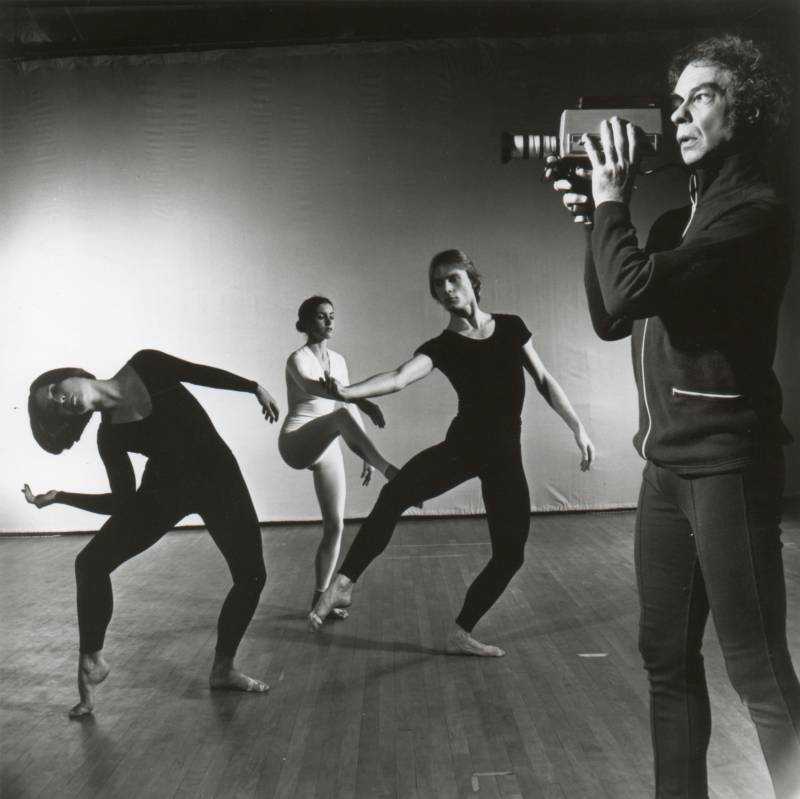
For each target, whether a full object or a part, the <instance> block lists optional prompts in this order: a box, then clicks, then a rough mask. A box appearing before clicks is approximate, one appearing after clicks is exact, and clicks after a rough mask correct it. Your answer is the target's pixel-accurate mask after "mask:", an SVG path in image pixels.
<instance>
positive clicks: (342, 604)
mask: <svg viewBox="0 0 800 799" xmlns="http://www.w3.org/2000/svg"><path fill="white" fill-rule="evenodd" d="M352 595H353V581H352V580H351V579H350V578H349V577H345V576H344V575H343V574H337V575H336V577H334V578H333V580H331V583H330V585H329V586H328V587H327V588H326V589H325V591H323V593H322V596H321V597H320V598H319V599H318V600H317V604H316V605H314V609H313V610H312V611H311V613H309V614H308V626H309V628H310V629H311V630H312V631H313V632H319V630H320V629H321V628H322V624H323V622H324V621H325V619H326V618H327V617H328V614H330V613H331V612H332V611H333V609H334V608H349V607H350V605H351V604H352V603H353V596H352Z"/></svg>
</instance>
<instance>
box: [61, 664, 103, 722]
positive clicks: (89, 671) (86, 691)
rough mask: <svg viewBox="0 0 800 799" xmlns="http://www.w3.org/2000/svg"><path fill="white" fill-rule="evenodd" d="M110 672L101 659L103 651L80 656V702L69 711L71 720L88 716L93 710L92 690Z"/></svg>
mask: <svg viewBox="0 0 800 799" xmlns="http://www.w3.org/2000/svg"><path fill="white" fill-rule="evenodd" d="M109 671H110V668H109V665H108V663H106V661H105V659H104V658H103V651H102V650H99V651H97V652H92V653H90V654H88V655H85V654H82V655H81V656H80V658H79V659H78V695H79V696H80V698H81V701H80V702H78V704H77V705H75V707H73V708H72V709H71V710H70V711H69V717H70V718H71V719H79V718H81V717H82V716H88V715H89V714H90V713H91V712H92V711H93V710H94V690H95V688H96V687H97V686H98V685H100V683H101V682H103V680H105V678H106V677H108V672H109Z"/></svg>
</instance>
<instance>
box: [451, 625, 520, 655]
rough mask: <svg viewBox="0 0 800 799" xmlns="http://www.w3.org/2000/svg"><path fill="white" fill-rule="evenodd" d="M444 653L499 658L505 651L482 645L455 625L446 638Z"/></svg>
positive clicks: (489, 645)
mask: <svg viewBox="0 0 800 799" xmlns="http://www.w3.org/2000/svg"><path fill="white" fill-rule="evenodd" d="M445 648H446V651H447V652H448V653H449V654H451V655H477V656H478V657H489V658H501V657H503V655H505V653H506V652H505V650H504V649H500V647H499V646H492V645H491V644H484V643H481V642H480V641H477V640H476V639H475V638H473V637H472V636H471V635H470V634H469V633H468V632H467V631H466V630H464V629H462V628H461V627H459V626H458V625H457V624H456V625H454V626H453V629H452V631H451V632H450V635H448V636H447V645H446V647H445Z"/></svg>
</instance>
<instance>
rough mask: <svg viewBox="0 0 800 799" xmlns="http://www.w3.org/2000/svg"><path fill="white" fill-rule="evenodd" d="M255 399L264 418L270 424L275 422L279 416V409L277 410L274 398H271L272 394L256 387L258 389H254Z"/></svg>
mask: <svg viewBox="0 0 800 799" xmlns="http://www.w3.org/2000/svg"><path fill="white" fill-rule="evenodd" d="M256 399H257V400H258V402H259V404H260V405H261V410H262V412H263V414H264V418H265V419H269V423H270V424H272V423H273V422H277V421H278V417H279V416H280V415H281V411H280V408H278V403H277V402H275V398H274V397H273V396H272V394H270V393H269V391H267V389H265V388H264V387H263V386H258V388H256Z"/></svg>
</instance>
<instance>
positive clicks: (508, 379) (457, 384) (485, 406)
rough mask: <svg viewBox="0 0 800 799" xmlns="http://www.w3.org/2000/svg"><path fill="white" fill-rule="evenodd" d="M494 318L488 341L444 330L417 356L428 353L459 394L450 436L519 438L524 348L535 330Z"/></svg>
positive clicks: (506, 316)
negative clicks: (503, 435)
mask: <svg viewBox="0 0 800 799" xmlns="http://www.w3.org/2000/svg"><path fill="white" fill-rule="evenodd" d="M492 316H493V319H494V322H495V326H494V332H493V333H492V335H491V336H489V337H488V338H485V339H473V338H467V337H466V336H462V335H460V334H459V333H456V332H454V331H452V330H444V331H442V332H441V333H440V334H439V335H438V336H437V337H436V338H432V339H430V340H429V341H426V342H425V343H424V344H422V346H420V347H418V348H417V350H416V352H415V354H417V355H427V356H428V357H429V358H430V359H431V360H432V361H433V365H434V366H435V367H436V368H437V369H439V370H440V371H441V372H442V373H443V374H444V375H445V377H447V379H448V380H449V381H450V383H451V384H452V386H453V388H454V389H455V390H456V394H457V395H458V415H457V416H456V418H455V419H454V420H453V423H452V425H451V426H450V432H449V433H448V436H450V435H464V436H467V437H470V438H478V437H479V438H484V437H486V436H489V437H490V436H492V435H495V434H498V433H514V434H516V435H519V432H520V428H521V421H520V415H521V413H522V403H523V402H524V400H525V372H524V355H523V351H522V347H523V345H524V344H525V343H526V342H527V341H528V340H529V339H530V337H531V332H530V330H528V328H527V327H526V325H525V323H524V322H523V321H522V319H520V318H519V317H518V316H513V315H511V314H493V315H492Z"/></svg>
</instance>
